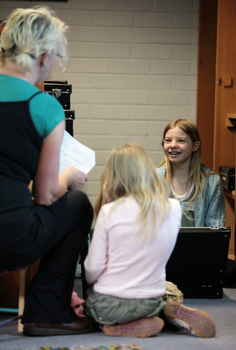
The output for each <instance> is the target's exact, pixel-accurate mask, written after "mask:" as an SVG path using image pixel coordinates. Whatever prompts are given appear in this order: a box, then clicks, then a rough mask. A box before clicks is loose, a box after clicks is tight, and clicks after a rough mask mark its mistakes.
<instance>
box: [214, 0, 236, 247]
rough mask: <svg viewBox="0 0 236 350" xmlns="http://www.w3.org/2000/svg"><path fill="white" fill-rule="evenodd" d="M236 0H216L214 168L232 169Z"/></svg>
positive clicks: (229, 196) (230, 197) (230, 210)
mask: <svg viewBox="0 0 236 350" xmlns="http://www.w3.org/2000/svg"><path fill="white" fill-rule="evenodd" d="M235 18H236V1H235V0H218V21H217V54H216V91H215V92H216V94H215V127H214V154H213V167H214V169H215V170H216V171H219V167H220V166H235V137H236V123H235V122H234V119H233V118H234V117H235V121H236V21H235ZM225 202H226V225H229V226H230V227H231V241H230V249H229V253H230V254H234V253H235V239H234V238H235V237H234V236H235V233H234V232H235V205H234V202H235V196H234V193H231V192H227V191H225Z"/></svg>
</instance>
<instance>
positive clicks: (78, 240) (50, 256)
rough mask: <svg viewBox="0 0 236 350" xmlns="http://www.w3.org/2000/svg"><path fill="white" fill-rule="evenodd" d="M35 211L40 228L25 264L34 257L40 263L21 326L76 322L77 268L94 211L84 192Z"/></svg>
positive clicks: (66, 195) (27, 298)
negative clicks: (26, 323)
mask: <svg viewBox="0 0 236 350" xmlns="http://www.w3.org/2000/svg"><path fill="white" fill-rule="evenodd" d="M34 211H35V213H34V214H35V215H36V217H37V220H39V222H40V223H41V226H40V229H39V228H38V231H37V232H35V233H34V237H32V233H31V236H30V239H29V245H28V248H27V253H28V259H27V257H25V265H26V264H28V263H27V260H32V259H33V257H34V260H37V259H38V258H39V257H41V262H40V264H39V268H38V271H37V273H36V275H35V276H34V278H33V279H32V280H31V281H30V283H29V286H28V288H27V293H26V298H25V309H24V314H23V319H22V323H25V322H43V323H44V322H46V323H70V322H73V321H74V320H75V319H76V318H77V316H76V315H75V313H74V311H73V310H72V308H71V307H70V301H71V294H72V290H73V285H74V276H75V269H76V264H77V261H78V256H79V254H80V252H81V250H82V248H83V246H84V245H86V243H87V237H88V233H89V231H90V227H91V223H92V220H93V208H92V206H91V203H90V202H89V200H88V198H87V196H86V195H85V194H84V193H83V192H80V191H70V192H67V193H66V194H65V196H63V197H62V198H60V199H59V200H58V201H57V202H55V203H54V204H52V205H51V206H48V207H46V206H37V205H35V206H34ZM46 225H47V227H48V226H50V225H51V226H50V227H51V229H50V230H48V229H46ZM54 227H55V229H53V228H54ZM26 256H27V255H26ZM29 257H30V259H29ZM29 262H30V261H29ZM21 265H22V262H21Z"/></svg>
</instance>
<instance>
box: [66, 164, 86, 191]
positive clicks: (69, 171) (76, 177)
mask: <svg viewBox="0 0 236 350" xmlns="http://www.w3.org/2000/svg"><path fill="white" fill-rule="evenodd" d="M60 176H67V177H68V179H69V186H68V190H69V191H71V190H80V189H81V187H82V186H83V185H84V184H85V182H87V181H88V175H87V174H85V173H84V172H83V171H81V170H79V169H76V168H75V167H74V166H73V165H70V166H68V167H67V168H65V169H64V171H63V172H62V173H61V175H60Z"/></svg>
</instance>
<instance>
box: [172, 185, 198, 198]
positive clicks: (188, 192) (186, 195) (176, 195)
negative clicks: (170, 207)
mask: <svg viewBox="0 0 236 350" xmlns="http://www.w3.org/2000/svg"><path fill="white" fill-rule="evenodd" d="M193 187H194V184H192V186H191V188H190V189H189V190H188V191H187V192H186V193H185V194H182V195H178V194H177V193H175V191H174V189H173V186H172V183H171V184H170V188H171V192H172V194H173V196H174V197H175V199H178V201H180V202H182V201H183V200H184V199H186V198H187V197H188V196H189V194H190V193H191V192H192V190H193Z"/></svg>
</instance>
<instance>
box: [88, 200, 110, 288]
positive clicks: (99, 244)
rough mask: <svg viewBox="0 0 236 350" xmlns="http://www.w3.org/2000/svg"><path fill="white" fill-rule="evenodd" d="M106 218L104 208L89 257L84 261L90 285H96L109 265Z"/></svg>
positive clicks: (98, 221) (94, 234)
mask: <svg viewBox="0 0 236 350" xmlns="http://www.w3.org/2000/svg"><path fill="white" fill-rule="evenodd" d="M104 217H105V216H104V213H103V207H102V208H101V210H100V212H99V215H98V218H97V222H96V225H95V228H94V232H93V238H92V240H91V244H90V247H89V251H88V255H87V257H86V259H85V261H84V267H85V275H86V280H87V282H88V283H89V284H94V283H95V282H96V281H97V280H98V278H99V276H100V275H101V274H102V273H103V271H104V270H105V268H106V265H107V258H108V254H107V250H108V238H107V233H106V224H105V220H104Z"/></svg>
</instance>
